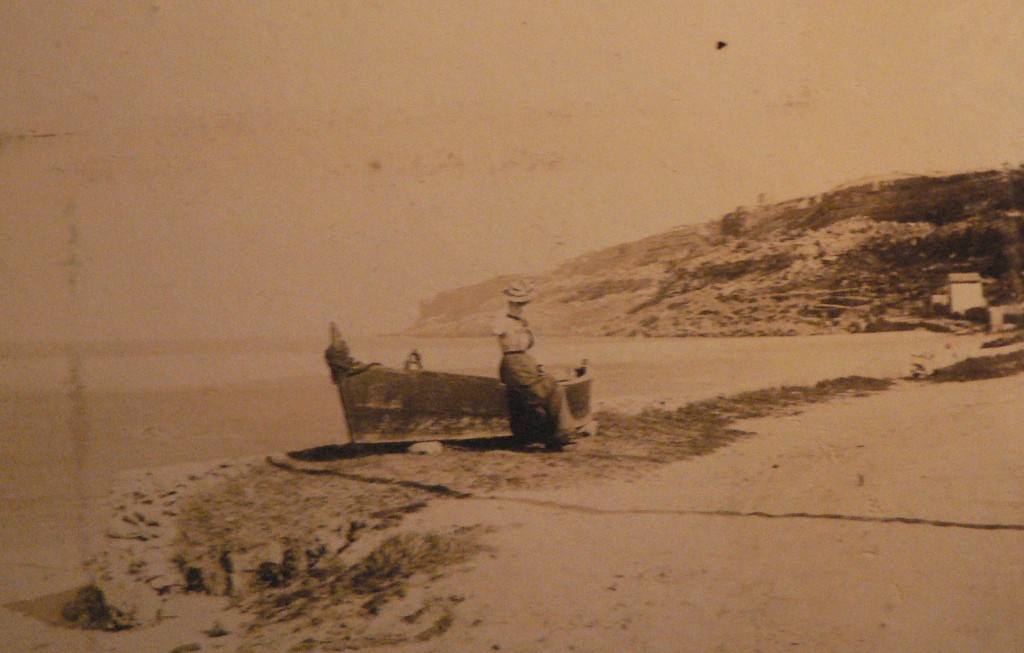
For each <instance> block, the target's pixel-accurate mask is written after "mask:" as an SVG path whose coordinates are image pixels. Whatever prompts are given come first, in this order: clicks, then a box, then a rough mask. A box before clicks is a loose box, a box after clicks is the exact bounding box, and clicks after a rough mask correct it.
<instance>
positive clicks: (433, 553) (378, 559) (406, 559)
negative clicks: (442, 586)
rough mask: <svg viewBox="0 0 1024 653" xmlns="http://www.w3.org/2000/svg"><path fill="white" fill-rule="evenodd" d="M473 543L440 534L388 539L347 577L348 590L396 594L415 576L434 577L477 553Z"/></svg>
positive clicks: (398, 536) (346, 575) (463, 538)
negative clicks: (396, 591)
mask: <svg viewBox="0 0 1024 653" xmlns="http://www.w3.org/2000/svg"><path fill="white" fill-rule="evenodd" d="M477 549H478V547H477V545H476V544H475V542H473V541H472V540H470V539H468V538H466V537H460V536H459V535H458V534H455V535H441V534H438V533H427V534H422V533H402V534H399V535H395V536H393V537H389V538H388V539H386V540H384V542H382V543H381V544H380V546H378V547H377V548H376V549H374V550H373V551H372V552H370V553H369V555H367V556H366V557H365V558H363V559H362V560H360V561H359V562H357V563H356V564H354V565H353V566H352V567H350V568H349V569H348V571H347V572H346V574H345V580H344V585H345V587H346V588H347V589H348V590H349V591H351V592H354V593H356V594H379V593H382V592H385V593H393V592H394V591H395V590H396V589H397V588H399V587H401V585H402V583H403V582H404V581H405V580H406V579H408V578H410V577H412V576H414V575H415V574H432V573H435V572H437V571H438V570H440V569H443V568H445V567H447V566H449V565H453V564H458V563H460V562H463V561H465V560H466V559H468V558H469V557H470V556H471V555H473V554H474V553H476V551H477Z"/></svg>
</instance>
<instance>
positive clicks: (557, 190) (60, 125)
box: [0, 0, 1024, 342]
mask: <svg viewBox="0 0 1024 653" xmlns="http://www.w3.org/2000/svg"><path fill="white" fill-rule="evenodd" d="M1021 34H1024V4H1021V3H1020V2H1019V1H1018V0H1008V1H1005V2H1004V1H981V0H979V1H976V2H971V3H964V2H961V1H959V0H956V1H948V2H947V1H938V0H936V1H927V2H925V1H918V2H900V3H893V2H890V1H885V2H875V1H873V0H850V1H844V2H824V1H820V0H818V1H814V2H801V1H798V0H793V1H786V2H781V1H780V2H769V1H760V2H745V1H744V2H741V1H733V2H728V1H723V0H714V1H708V2H699V1H683V0H676V1H672V2H659V1H656V0H648V1H646V2H643V3H637V2H635V1H633V0H606V1H600V0H591V1H586V2H584V1H582V0H575V1H567V0H561V1H559V0H543V1H533V0H522V1H517V2H499V1H498V0H491V1H485V0H478V1H472V2H471V1H468V0H467V1H461V2H443V1H423V0H409V1H403V0H387V1H382V2H374V1H372V0H359V1H346V0H338V1H332V2H313V1H311V0H310V1H304V2H255V1H253V2H249V1H245V2H242V1H239V2H216V3H208V2H198V1H195V2H188V1H184V0H182V1H179V2H158V1H155V0H154V1H150V2H53V1H51V2H45V1H41V2H37V1H31V0H26V1H23V0H6V1H5V2H3V3H0V298H2V299H0V302H2V304H0V340H6V341H22V342H28V341H68V340H111V339H113V340H118V339H202V338H235V337H241V338H245V337H271V338H305V339H310V338H317V337H320V336H321V335H323V337H326V336H325V335H324V334H326V324H327V322H328V321H329V320H335V321H337V322H338V323H339V325H341V327H342V330H343V331H344V332H345V333H352V334H356V333H379V332H391V331H395V330H397V329H401V328H402V327H404V326H407V325H408V324H409V323H410V322H411V321H412V320H413V319H414V318H415V316H416V312H417V309H418V305H419V302H420V301H422V300H424V299H427V298H429V297H430V296H432V295H433V294H435V293H437V292H440V291H443V290H446V289H450V288H453V287H457V286H461V285H465V284H469V283H475V282H478V281H482V280H484V279H487V278H490V277H493V276H495V275H499V274H525V275H529V274H534V273H537V272H541V271H543V270H547V269H550V268H553V267H555V266H556V265H557V264H558V263H560V262H561V261H563V260H565V259H567V258H569V257H573V256H577V255H580V254H584V253H587V252H590V251H593V250H596V249H599V248H603V247H607V246H611V245H615V244H618V243H622V242H627V241H631V240H636V239H638V238H641V237H644V236H648V235H652V234H655V233H659V232H662V231H665V230H668V229H671V228H673V227H676V226H679V225H682V224H687V223H696V222H706V221H709V220H713V219H716V218H718V217H720V216H721V215H722V214H723V213H725V212H727V211H729V210H732V209H734V208H735V207H737V206H740V205H750V204H754V203H756V202H757V201H758V198H759V197H760V196H763V197H764V199H765V200H767V201H778V200H783V199H788V198H792V197H799V196H804V195H809V194H816V193H819V192H823V191H825V190H828V189H830V188H832V187H835V186H837V185H839V184H842V183H846V182H850V181H854V180H857V179H862V178H865V177H871V178H877V177H885V176H889V175H894V174H908V173H921V174H928V173H935V172H950V171H960V170H968V169H980V168H995V167H1000V166H1001V165H1003V164H1004V163H1012V164H1014V165H1016V164H1019V163H1020V162H1021V161H1022V160H1024V115H1022V114H1024V76H1022V75H1020V71H1021V70H1022V64H1024V39H1021V38H1020V35H1021ZM719 41H722V42H724V43H725V44H726V45H725V47H721V48H719V47H717V43H718V42H719Z"/></svg>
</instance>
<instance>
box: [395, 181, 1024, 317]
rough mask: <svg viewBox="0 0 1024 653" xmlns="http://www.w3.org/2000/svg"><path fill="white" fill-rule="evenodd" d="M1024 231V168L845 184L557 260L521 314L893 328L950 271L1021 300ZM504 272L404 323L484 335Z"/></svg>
mask: <svg viewBox="0 0 1024 653" xmlns="http://www.w3.org/2000/svg"><path fill="white" fill-rule="evenodd" d="M1022 241H1024V166H1021V167H1018V168H1006V169H1003V170H992V171H982V172H971V173H964V174H957V175H950V176H942V177H928V176H918V177H905V178H899V179H891V180H887V181H877V182H871V183H864V184H857V185H848V186H845V187H840V188H837V189H835V190H833V191H830V192H827V193H823V194H821V195H817V196H813V197H802V198H797V199H793V200H789V201H786V202H781V203H778V204H771V205H764V206H758V207H742V208H739V209H737V210H736V211H733V212H731V213H729V214H727V215H725V216H723V217H722V218H720V219H718V220H716V221H713V222H709V223H705V224H700V225H692V226H683V227H679V228H677V229H673V230H671V231H668V232H666V233H663V234H659V235H656V236H651V237H649V238H644V239H642V240H638V241H635V242H631V243H626V244H623V245H618V246H616V247H611V248H608V249H605V250H602V251H598V252H594V253H591V254H587V255H584V256H581V257H579V258H576V259H573V260H570V261H567V262H566V263H564V264H562V265H561V266H560V267H558V268H557V269H555V270H552V271H550V272H548V273H545V274H542V275H539V276H536V277H534V281H535V282H536V284H537V290H538V296H537V300H536V301H535V302H534V304H532V305H531V307H530V318H531V323H532V324H534V325H536V326H537V327H538V329H539V330H540V331H541V332H543V333H545V334H549V335H651V336H684V335H686V336H689V335H795V334H812V333H830V332H836V331H860V330H872V329H878V328H892V326H893V325H894V324H899V323H900V321H903V322H904V323H906V322H920V321H921V320H922V319H923V318H927V317H929V310H930V307H929V299H930V297H931V296H932V295H933V294H936V293H941V292H944V290H945V281H946V277H947V275H948V274H949V273H951V272H979V273H981V274H982V276H983V277H985V278H986V279H988V280H990V282H989V283H986V286H985V294H986V296H987V297H988V299H989V301H990V302H991V303H996V304H1002V303H1010V302H1018V301H1020V300H1021V299H1022V296H1024V285H1022V280H1021V272H1022V266H1024V245H1022ZM507 281H508V278H507V277H501V278H495V279H491V280H489V281H486V282H483V283H480V284H475V285H472V286H467V287H463V288H458V289H455V290H451V291H448V292H445V293H442V294H440V295H438V296H436V297H434V298H432V299H430V300H429V301H426V302H424V303H423V304H422V306H421V311H420V317H419V319H418V320H417V322H416V323H415V324H414V326H413V327H412V328H411V329H410V331H411V332H412V333H415V334H420V335H483V334H485V333H487V328H488V326H489V324H490V321H491V319H492V317H493V315H494V313H495V312H496V311H499V310H500V309H501V305H502V301H501V289H502V288H503V287H504V286H505V284H506V283H507ZM921 323H922V324H923V323H924V322H921ZM932 324H937V322H935V321H932Z"/></svg>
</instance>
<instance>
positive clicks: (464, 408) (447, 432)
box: [324, 324, 596, 444]
mask: <svg viewBox="0 0 1024 653" xmlns="http://www.w3.org/2000/svg"><path fill="white" fill-rule="evenodd" d="M324 355H325V358H326V359H327V365H328V367H329V368H330V370H331V379H332V381H333V382H334V384H335V385H337V386H338V394H339V396H340V398H341V406H342V411H343V412H344V415H345V424H346V426H347V428H348V434H349V440H350V442H351V443H353V444H355V443H366V442H416V441H432V440H454V439H466V438H493V437H499V436H510V435H511V432H510V430H509V422H508V400H507V398H506V394H505V386H504V385H503V384H502V383H501V382H500V381H499V380H498V379H496V378H490V377H485V376H473V375H467V374H453V373H449V372H434V371H430V370H424V369H422V362H421V360H420V358H419V354H418V353H417V352H415V350H414V352H413V353H412V354H410V357H409V359H408V360H407V361H406V366H405V368H404V369H398V368H392V367H385V366H383V365H380V364H379V363H370V364H364V363H360V362H358V361H356V360H355V359H354V358H353V357H352V355H351V354H350V352H349V349H348V346H347V345H346V344H345V341H344V340H342V338H341V334H340V332H339V331H338V328H337V326H336V325H334V324H331V344H330V346H329V347H328V348H327V351H326V352H325V354H324ZM571 376H572V378H566V379H564V380H560V381H559V382H560V383H561V385H562V387H563V388H564V389H565V395H566V399H567V403H568V405H569V411H570V412H571V413H572V417H573V419H574V421H575V422H576V423H577V424H578V425H579V426H578V427H577V430H578V431H579V432H580V433H581V434H591V433H593V432H594V431H595V430H596V423H595V422H594V420H593V417H592V415H591V408H590V393H591V388H592V385H593V377H592V375H591V374H590V373H589V372H588V371H587V370H586V369H585V366H583V367H578V368H576V369H575V370H573V373H572V374H571Z"/></svg>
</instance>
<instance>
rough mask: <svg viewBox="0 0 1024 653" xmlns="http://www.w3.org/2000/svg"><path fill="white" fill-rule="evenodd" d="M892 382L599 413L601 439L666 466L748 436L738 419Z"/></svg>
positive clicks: (851, 381) (850, 379) (861, 381)
mask: <svg viewBox="0 0 1024 653" xmlns="http://www.w3.org/2000/svg"><path fill="white" fill-rule="evenodd" d="M892 384H893V382H892V381H891V380H889V379H878V378H872V377H864V376H845V377H840V378H835V379H828V380H825V381H820V382H818V383H816V384H814V385H809V386H795V385H788V386H780V387H775V388H766V389H762V390H752V391H749V392H741V393H739V394H735V395H729V396H720V397H715V398H713V399H705V400H703V401H697V402H693V403H690V404H687V405H685V406H682V407H681V408H679V409H677V410H674V411H669V410H662V409H648V410H646V411H644V412H642V413H640V414H639V415H622V414H619V413H612V412H603V413H600V414H599V415H598V416H597V418H598V421H599V422H600V423H601V433H602V436H601V439H602V441H605V442H607V446H608V448H609V449H612V450H615V449H616V448H617V444H618V442H617V441H620V440H637V441H639V442H640V447H641V448H642V450H643V451H645V452H646V453H647V457H648V458H649V459H650V460H654V461H657V462H670V461H672V460H681V459H685V458H689V457H692V456H699V455H703V454H706V453H710V452H712V451H714V450H716V449H718V448H720V447H722V446H725V445H727V444H729V443H731V442H734V441H736V440H737V439H739V438H741V437H743V436H745V435H749V434H748V433H746V432H745V431H740V430H737V429H734V428H732V427H731V425H732V424H733V423H734V422H736V421H738V420H742V419H753V418H758V417H768V416H770V415H777V414H780V413H785V412H792V411H793V410H794V409H797V408H799V407H800V406H804V405H807V404H814V403H820V402H824V401H828V400H829V399H833V398H835V397H838V396H844V395H846V396H863V395H867V394H871V393H874V392H881V391H883V390H886V389H888V388H889V387H890V386H891V385H892Z"/></svg>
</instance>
